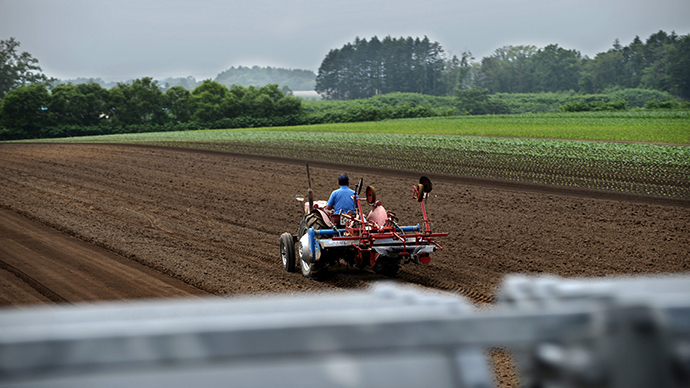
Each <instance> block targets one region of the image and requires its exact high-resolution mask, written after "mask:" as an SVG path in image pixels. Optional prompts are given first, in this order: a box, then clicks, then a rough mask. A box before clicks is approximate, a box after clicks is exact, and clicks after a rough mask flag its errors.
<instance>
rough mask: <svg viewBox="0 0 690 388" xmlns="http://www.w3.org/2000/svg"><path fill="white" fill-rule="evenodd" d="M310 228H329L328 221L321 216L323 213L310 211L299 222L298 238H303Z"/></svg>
mask: <svg viewBox="0 0 690 388" xmlns="http://www.w3.org/2000/svg"><path fill="white" fill-rule="evenodd" d="M309 228H314V229H329V228H328V225H326V221H324V220H323V218H321V213H319V212H313V213H309V214H307V215H306V216H304V218H302V221H301V222H300V223H299V229H298V230H297V239H301V238H302V236H304V234H305V233H307V231H308V230H309Z"/></svg>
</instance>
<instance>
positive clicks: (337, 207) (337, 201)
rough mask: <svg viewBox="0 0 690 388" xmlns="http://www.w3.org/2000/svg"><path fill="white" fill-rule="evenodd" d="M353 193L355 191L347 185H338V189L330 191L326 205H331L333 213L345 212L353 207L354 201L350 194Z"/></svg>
mask: <svg viewBox="0 0 690 388" xmlns="http://www.w3.org/2000/svg"><path fill="white" fill-rule="evenodd" d="M353 195H355V191H354V190H352V189H351V188H349V187H347V186H340V188H339V189H338V190H334V191H333V192H332V193H331V196H330V198H328V206H330V207H332V208H333V210H334V211H335V214H338V213H340V211H341V210H342V212H343V213H347V212H349V211H350V210H354V209H355V202H354V200H353V199H352V196H353Z"/></svg>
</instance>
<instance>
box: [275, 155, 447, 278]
mask: <svg viewBox="0 0 690 388" xmlns="http://www.w3.org/2000/svg"><path fill="white" fill-rule="evenodd" d="M307 178H308V179H309V189H308V192H307V201H305V200H304V197H303V196H297V197H296V198H297V199H298V200H299V201H301V202H304V204H303V206H301V208H302V211H303V216H302V220H301V222H300V224H299V227H298V229H297V234H296V235H293V234H291V233H288V232H286V233H283V234H282V235H281V236H280V258H281V261H282V263H283V269H285V270H286V271H287V272H295V270H296V266H297V261H298V260H299V263H300V268H301V270H302V275H304V276H305V277H308V278H312V279H316V280H318V279H322V278H323V276H324V274H325V272H326V271H327V270H328V267H330V266H333V265H335V264H338V263H340V261H341V260H343V261H344V262H345V263H347V264H348V265H350V266H353V267H356V268H359V269H364V268H366V267H367V266H371V267H372V268H373V270H374V272H375V273H377V274H381V275H384V276H388V277H395V276H397V275H398V274H399V273H400V269H401V266H402V265H403V264H407V263H416V264H429V262H430V261H431V253H433V252H434V251H436V250H437V249H443V248H442V247H441V245H439V244H438V243H437V242H436V240H435V239H436V238H437V237H445V236H447V235H448V233H434V232H433V231H432V229H431V220H430V219H429V217H428V216H427V213H426V207H425V202H426V199H427V197H428V195H429V193H430V192H431V189H432V185H431V181H430V180H429V178H427V177H425V176H422V177H421V178H420V179H419V183H418V184H415V185H413V186H412V197H413V199H414V200H416V201H417V202H419V203H420V204H421V208H422V217H423V226H420V225H419V224H417V225H414V226H400V225H399V224H398V219H397V218H396V216H395V214H394V213H392V212H389V211H387V210H386V209H385V208H384V207H383V206H382V205H381V201H379V200H378V199H377V198H376V189H375V188H374V187H373V186H367V187H366V189H365V199H366V202H367V204H368V205H369V206H370V207H371V210H370V211H369V213H368V214H366V215H365V213H364V211H363V210H362V201H361V199H360V192H361V190H362V186H363V179H360V180H359V183H358V184H357V185H356V187H355V195H353V196H352V200H353V204H354V207H355V210H354V211H353V212H350V213H342V214H334V213H333V212H332V211H328V210H327V209H326V205H327V201H314V197H313V192H312V189H311V178H310V176H309V165H307ZM295 246H297V247H295ZM295 248H297V249H295ZM295 250H296V251H297V254H295Z"/></svg>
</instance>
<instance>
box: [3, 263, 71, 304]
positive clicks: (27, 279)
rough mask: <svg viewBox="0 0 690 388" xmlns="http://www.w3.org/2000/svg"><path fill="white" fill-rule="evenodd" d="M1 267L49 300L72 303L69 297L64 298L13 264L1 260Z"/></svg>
mask: <svg viewBox="0 0 690 388" xmlns="http://www.w3.org/2000/svg"><path fill="white" fill-rule="evenodd" d="M0 269H3V270H5V271H7V272H9V273H11V274H12V275H14V276H16V277H17V278H19V279H20V280H21V281H23V282H24V283H25V284H26V285H28V286H29V287H31V288H32V289H34V290H36V291H37V292H38V293H39V294H41V295H43V296H45V297H46V298H48V299H49V300H51V301H52V302H54V303H67V304H71V303H70V302H69V301H68V300H67V299H65V298H63V297H62V296H60V295H58V294H57V293H55V292H53V291H52V290H51V289H50V288H48V287H46V286H45V285H43V284H42V283H41V282H39V281H38V280H36V279H34V278H33V277H31V276H30V275H28V274H26V273H25V272H24V271H22V270H20V269H18V268H15V267H14V266H13V265H10V264H8V263H6V262H4V261H3V260H0Z"/></svg>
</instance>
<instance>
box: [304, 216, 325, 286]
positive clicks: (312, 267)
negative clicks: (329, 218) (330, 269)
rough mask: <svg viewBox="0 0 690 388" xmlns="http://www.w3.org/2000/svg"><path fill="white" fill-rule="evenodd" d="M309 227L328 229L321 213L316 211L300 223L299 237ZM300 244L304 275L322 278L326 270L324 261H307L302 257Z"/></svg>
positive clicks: (316, 278)
mask: <svg viewBox="0 0 690 388" xmlns="http://www.w3.org/2000/svg"><path fill="white" fill-rule="evenodd" d="M309 228H314V229H317V230H318V229H328V226H327V225H326V222H325V221H324V220H323V218H321V214H320V213H318V212H314V213H309V214H307V215H306V216H304V218H303V219H302V222H300V224H299V230H298V231H297V238H298V239H301V238H302V236H304V235H305V234H306V233H307V231H309ZM301 248H302V247H301V245H300V251H299V256H300V267H301V268H302V275H303V276H304V277H307V278H311V279H315V280H318V279H320V278H321V277H322V276H323V275H324V273H325V272H326V267H325V266H324V265H323V263H319V262H316V263H311V262H307V261H305V260H304V259H303V258H302V249H301Z"/></svg>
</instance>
